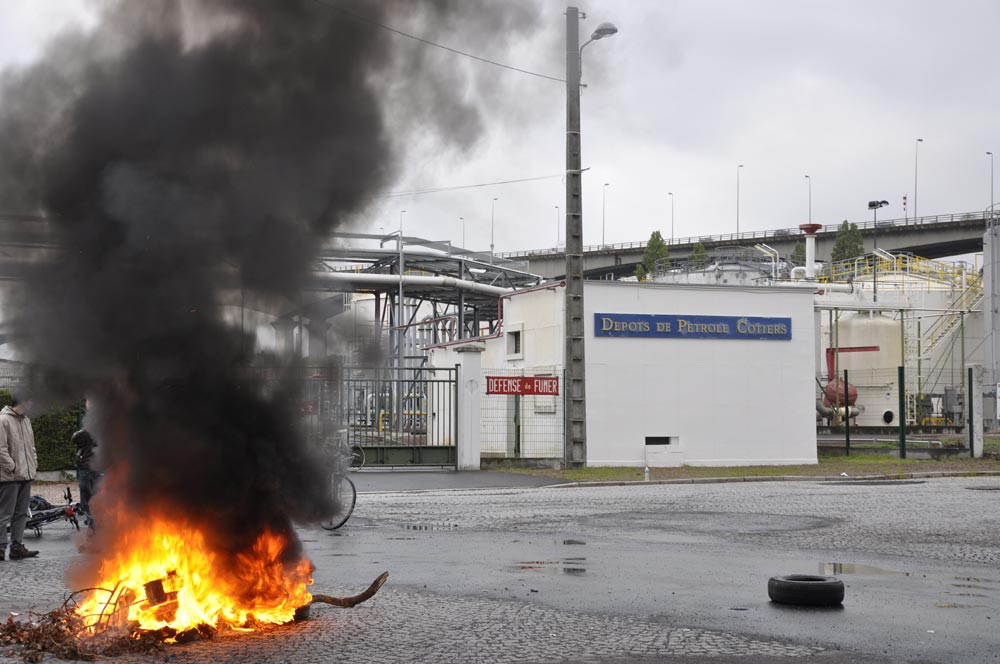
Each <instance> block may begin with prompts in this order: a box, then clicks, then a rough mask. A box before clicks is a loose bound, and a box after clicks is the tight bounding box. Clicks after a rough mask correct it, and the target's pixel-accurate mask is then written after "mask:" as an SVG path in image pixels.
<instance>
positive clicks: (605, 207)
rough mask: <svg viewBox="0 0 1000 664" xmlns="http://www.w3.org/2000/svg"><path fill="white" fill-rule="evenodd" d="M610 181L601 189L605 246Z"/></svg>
mask: <svg viewBox="0 0 1000 664" xmlns="http://www.w3.org/2000/svg"><path fill="white" fill-rule="evenodd" d="M610 184H611V183H610V182H605V183H604V187H603V188H602V189H601V246H602V247H603V246H604V219H605V217H606V216H607V212H608V185H610Z"/></svg>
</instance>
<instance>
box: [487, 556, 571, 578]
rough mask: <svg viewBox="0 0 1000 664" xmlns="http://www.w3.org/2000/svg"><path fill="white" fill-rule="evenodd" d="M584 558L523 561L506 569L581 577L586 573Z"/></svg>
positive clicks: (509, 570)
mask: <svg viewBox="0 0 1000 664" xmlns="http://www.w3.org/2000/svg"><path fill="white" fill-rule="evenodd" d="M586 562H587V559H586V558H563V559H562V560H523V561H521V562H518V563H514V564H513V565H509V566H508V567H507V568H506V569H507V571H508V572H538V573H541V574H568V575H570V576H581V575H583V574H586V573H587V567H586Z"/></svg>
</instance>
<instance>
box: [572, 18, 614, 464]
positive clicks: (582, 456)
mask: <svg viewBox="0 0 1000 664" xmlns="http://www.w3.org/2000/svg"><path fill="white" fill-rule="evenodd" d="M580 18H581V16H580V10H579V9H578V8H577V7H567V8H566V319H565V327H566V340H565V341H566V353H565V355H566V357H565V364H566V429H567V430H566V449H565V452H564V461H565V464H566V466H567V467H572V468H580V467H583V466H586V465H587V395H586V380H585V378H586V377H585V367H586V358H585V356H584V343H585V338H584V335H585V330H586V326H585V321H584V319H583V186H582V185H583V182H582V172H581V169H582V165H581V156H580V76H581V71H580V68H581V64H582V61H583V48H584V46H586V45H587V44H589V43H590V42H591V41H594V40H595V39H603V38H604V37H610V36H611V35H613V34H615V33H616V32H618V28H616V27H615V26H613V25H612V24H610V23H601V24H600V25H599V26H597V29H596V30H595V31H594V34H593V35H591V37H590V41H588V42H587V43H586V44H584V45H583V46H580ZM583 18H586V17H585V16H584V17H583Z"/></svg>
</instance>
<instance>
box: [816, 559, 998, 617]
mask: <svg viewBox="0 0 1000 664" xmlns="http://www.w3.org/2000/svg"><path fill="white" fill-rule="evenodd" d="M819 573H820V574H822V575H824V576H828V575H833V576H838V575H841V574H869V575H875V576H913V574H912V573H911V572H897V571H895V570H888V569H882V568H881V567H873V566H871V565H858V564H855V563H820V564H819ZM951 581H952V583H951V584H950V586H951V587H952V588H959V589H961V590H962V592H955V591H950V590H946V591H944V593H943V594H944V595H947V596H948V597H967V598H971V599H991V598H992V597H993V596H992V595H988V594H983V593H977V592H970V591H975V590H985V591H987V592H989V591H993V590H997V589H998V588H997V587H996V584H998V583H1000V582H998V581H996V580H994V579H987V578H981V577H975V576H954V577H951ZM956 581H957V582H958V583H955V582H956ZM933 606H934V608H937V609H981V608H988V606H987V605H984V604H957V603H955V602H951V601H947V600H942V601H939V602H934V605H933Z"/></svg>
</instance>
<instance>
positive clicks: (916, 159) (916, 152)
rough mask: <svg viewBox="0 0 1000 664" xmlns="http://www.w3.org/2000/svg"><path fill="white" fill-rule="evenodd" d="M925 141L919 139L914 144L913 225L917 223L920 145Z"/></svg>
mask: <svg viewBox="0 0 1000 664" xmlns="http://www.w3.org/2000/svg"><path fill="white" fill-rule="evenodd" d="M923 142H924V139H922V138H918V139H917V140H916V142H915V143H914V144H913V223H917V164H918V163H919V158H920V144H921V143H923Z"/></svg>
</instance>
